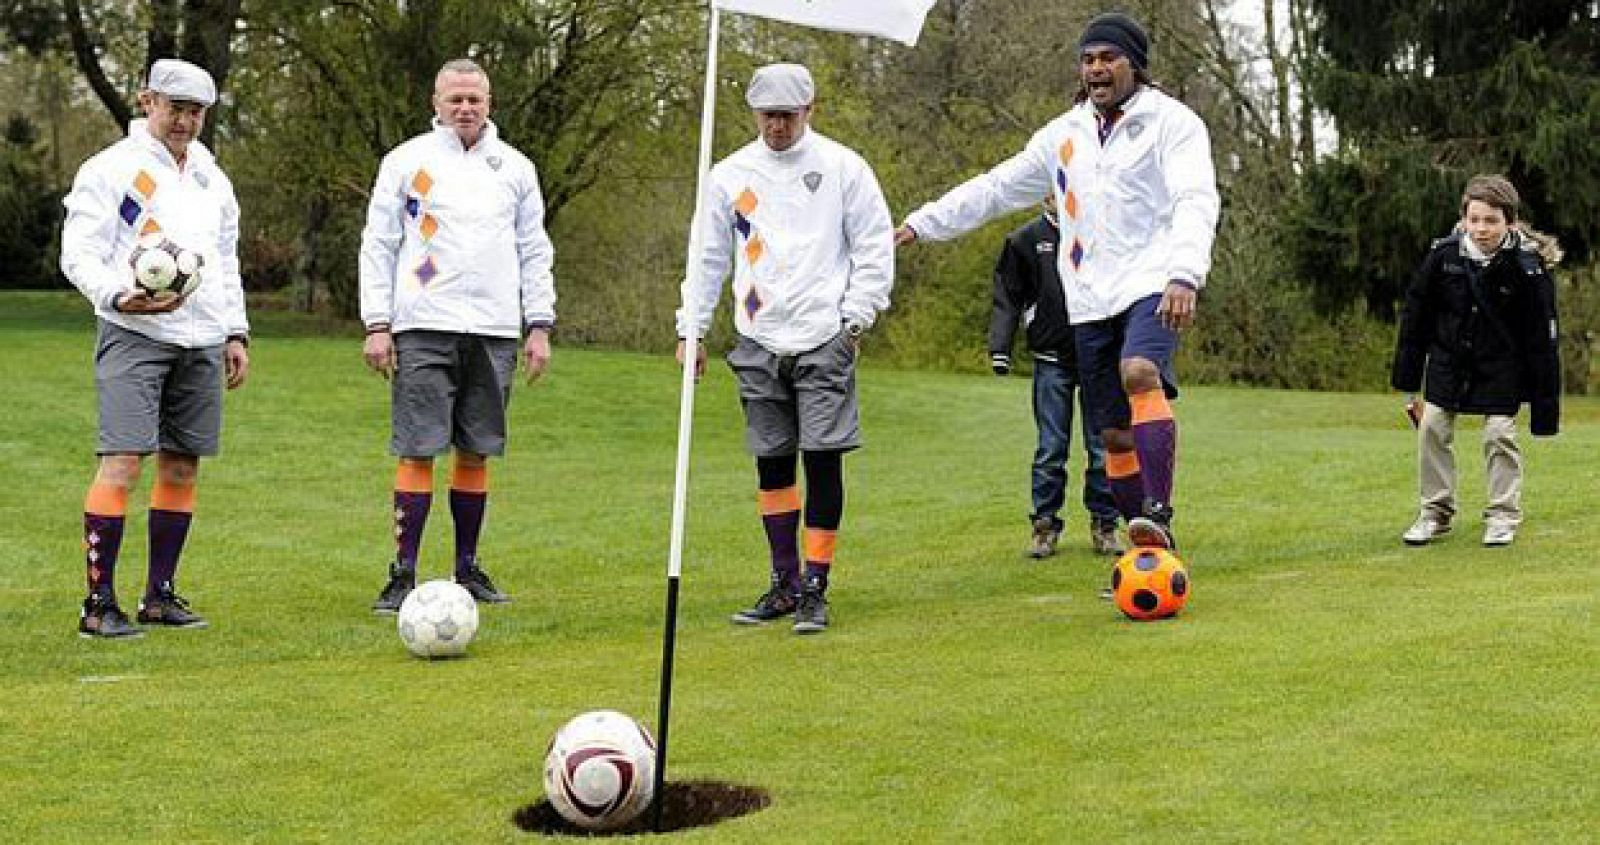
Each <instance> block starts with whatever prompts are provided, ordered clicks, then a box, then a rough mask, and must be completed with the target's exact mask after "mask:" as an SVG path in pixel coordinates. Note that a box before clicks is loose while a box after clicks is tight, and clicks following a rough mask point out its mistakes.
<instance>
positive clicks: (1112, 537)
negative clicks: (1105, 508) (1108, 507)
mask: <svg viewBox="0 0 1600 845" xmlns="http://www.w3.org/2000/svg"><path fill="white" fill-rule="evenodd" d="M1089 545H1090V546H1092V547H1093V548H1094V553H1095V554H1097V555H1107V556H1109V557H1121V556H1122V553H1123V552H1124V551H1126V550H1125V549H1123V548H1122V541H1121V540H1119V539H1117V524H1116V523H1115V522H1112V521H1110V520H1104V521H1102V520H1098V519H1096V520H1093V521H1092V522H1090V523H1089Z"/></svg>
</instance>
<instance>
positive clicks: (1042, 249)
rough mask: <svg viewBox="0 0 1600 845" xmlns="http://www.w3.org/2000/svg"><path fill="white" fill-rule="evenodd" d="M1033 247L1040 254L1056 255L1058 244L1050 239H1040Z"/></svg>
mask: <svg viewBox="0 0 1600 845" xmlns="http://www.w3.org/2000/svg"><path fill="white" fill-rule="evenodd" d="M1033 249H1034V251H1035V252H1037V253H1038V254H1040V255H1055V252H1056V245H1055V244H1053V243H1051V242H1049V241H1040V242H1038V243H1036V244H1034V245H1033Z"/></svg>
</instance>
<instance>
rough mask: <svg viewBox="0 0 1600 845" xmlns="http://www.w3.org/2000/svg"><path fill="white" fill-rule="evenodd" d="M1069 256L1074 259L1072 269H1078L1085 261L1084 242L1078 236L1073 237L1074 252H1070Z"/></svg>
mask: <svg viewBox="0 0 1600 845" xmlns="http://www.w3.org/2000/svg"><path fill="white" fill-rule="evenodd" d="M1067 257H1069V258H1071V259H1072V269H1074V270H1076V269H1078V266H1079V265H1081V264H1082V263H1083V242H1082V241H1080V240H1078V239H1077V238H1073V239H1072V252H1071V253H1069V254H1068V256H1067Z"/></svg>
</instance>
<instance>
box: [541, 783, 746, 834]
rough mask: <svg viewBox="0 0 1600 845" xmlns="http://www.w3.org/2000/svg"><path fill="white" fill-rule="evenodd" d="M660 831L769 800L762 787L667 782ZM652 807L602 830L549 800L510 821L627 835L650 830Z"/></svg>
mask: <svg viewBox="0 0 1600 845" xmlns="http://www.w3.org/2000/svg"><path fill="white" fill-rule="evenodd" d="M662 801H663V804H662V807H661V831H660V832H662V833H671V832H673V831H676V830H685V829H688V828H694V827H706V826H708V825H714V824H716V823H717V822H721V821H726V820H728V819H734V818H738V817H739V816H744V815H749V814H750V813H754V812H756V811H757V810H762V809H765V808H766V807H767V805H769V804H771V803H772V796H771V795H769V794H767V791H766V790H765V789H758V788H756V787H753V786H740V785H738V784H734V783H721V782H719V781H711V780H699V781H685V782H683V783H668V784H667V785H666V787H665V789H664V791H663V793H662ZM653 814H654V808H650V809H646V810H645V811H644V813H643V814H642V815H640V816H639V818H637V819H635V820H634V821H633V822H632V823H631V824H627V825H624V826H623V827H621V828H618V829H617V830H611V831H606V832H604V833H601V832H598V831H592V830H584V829H583V828H581V827H578V826H577V825H575V824H573V823H571V822H569V821H567V820H566V819H564V818H562V817H561V814H560V813H557V812H556V808H555V807H553V806H551V805H550V802H549V801H548V800H541V801H540V802H539V803H537V804H529V805H527V806H526V807H523V808H521V809H519V810H517V811H516V812H515V813H513V814H512V816H511V821H512V822H513V823H515V824H516V826H517V827H519V828H521V829H523V830H525V831H527V832H528V833H542V834H545V835H547V836H629V835H637V834H640V833H650V832H651V828H650V823H651V821H652V818H653Z"/></svg>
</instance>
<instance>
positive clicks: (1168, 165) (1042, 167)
mask: <svg viewBox="0 0 1600 845" xmlns="http://www.w3.org/2000/svg"><path fill="white" fill-rule="evenodd" d="M1047 194H1048V195H1050V197H1051V199H1052V201H1053V202H1054V203H1055V206H1056V212H1057V219H1058V220H1060V221H1061V248H1060V249H1059V250H1058V251H1057V259H1056V263H1057V264H1058V265H1059V266H1060V269H1061V286H1062V289H1063V292H1064V293H1065V294H1066V300H1067V310H1068V312H1069V314H1070V316H1071V320H1072V322H1073V323H1074V324H1078V323H1087V322H1092V321H1095V320H1103V319H1106V318H1108V317H1112V316H1115V315H1117V314H1120V313H1122V312H1123V311H1125V310H1127V308H1128V307H1129V306H1131V305H1132V304H1133V303H1134V302H1136V301H1138V300H1140V299H1143V298H1144V297H1146V296H1149V295H1150V294H1153V293H1161V292H1162V291H1163V290H1165V289H1166V286H1167V283H1168V282H1169V281H1172V280H1179V281H1185V282H1189V283H1191V284H1193V285H1194V286H1195V287H1196V288H1199V287H1201V286H1203V285H1204V284H1205V277H1206V273H1207V271H1209V270H1210V268H1211V243H1212V240H1213V239H1214V238H1215V237H1216V229H1217V215H1218V211H1219V208H1220V201H1219V200H1218V197H1217V185H1216V175H1215V173H1214V171H1213V169H1212V165H1211V139H1210V136H1209V134H1208V133H1207V132H1206V127H1205V124H1204V123H1203V122H1201V120H1200V118H1199V116H1198V115H1196V114H1195V113H1194V112H1192V111H1190V110H1189V107H1188V106H1185V105H1184V104H1182V103H1180V102H1178V101H1177V100H1175V99H1173V98H1172V97H1169V96H1167V95H1166V94H1164V93H1162V92H1160V91H1158V90H1155V89H1153V88H1148V87H1146V88H1141V89H1140V90H1139V91H1137V92H1136V93H1135V94H1134V95H1133V96H1132V97H1130V98H1129V99H1128V101H1127V102H1126V103H1125V104H1124V106H1123V115H1122V117H1121V119H1120V120H1118V121H1117V122H1116V123H1115V124H1114V125H1113V126H1112V129H1111V134H1110V135H1109V136H1108V137H1107V138H1106V142H1105V144H1104V146H1102V145H1101V143H1100V139H1099V128H1098V125H1097V123H1096V120H1095V110H1094V106H1093V105H1092V104H1090V103H1087V102H1085V103H1080V104H1079V105H1077V106H1075V107H1073V108H1072V110H1070V111H1068V112H1067V113H1066V114H1063V115H1061V116H1060V117H1058V118H1056V119H1055V120H1053V121H1051V122H1050V123H1049V125H1047V126H1045V127H1044V128H1043V129H1041V130H1039V131H1038V132H1037V133H1035V134H1034V136H1033V138H1032V139H1031V140H1030V141H1028V146H1027V148H1026V149H1024V150H1023V151H1022V152H1020V153H1018V154H1017V155H1015V156H1013V157H1012V158H1011V159H1009V160H1007V161H1005V162H1003V163H1001V164H1000V165H999V166H998V167H995V168H994V169H993V170H990V171H989V172H988V173H985V174H983V175H981V176H977V177H975V178H973V179H970V180H968V181H967V182H965V183H963V184H961V185H959V186H957V187H956V188H954V189H952V190H951V191H950V192H949V193H947V194H945V195H944V196H943V197H941V198H939V199H938V200H936V201H934V202H931V203H928V204H927V205H924V206H923V207H922V208H919V209H917V210H916V211H915V212H913V213H912V214H911V215H910V216H909V217H907V218H906V224H907V225H909V226H910V227H911V228H912V229H913V230H915V231H916V233H917V237H918V238H923V239H926V240H930V241H941V240H947V239H950V238H953V237H956V236H957V235H961V234H964V233H966V232H969V231H971V230H972V229H975V228H977V227H978V226H980V225H982V224H983V223H985V222H986V221H988V220H990V219H991V218H993V217H995V216H997V215H1000V214H1004V213H1006V212H1008V211H1015V210H1017V209H1021V208H1026V207H1028V206H1030V205H1033V204H1034V203H1037V202H1039V200H1041V199H1043V198H1044V197H1045V196H1046V195H1047Z"/></svg>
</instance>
